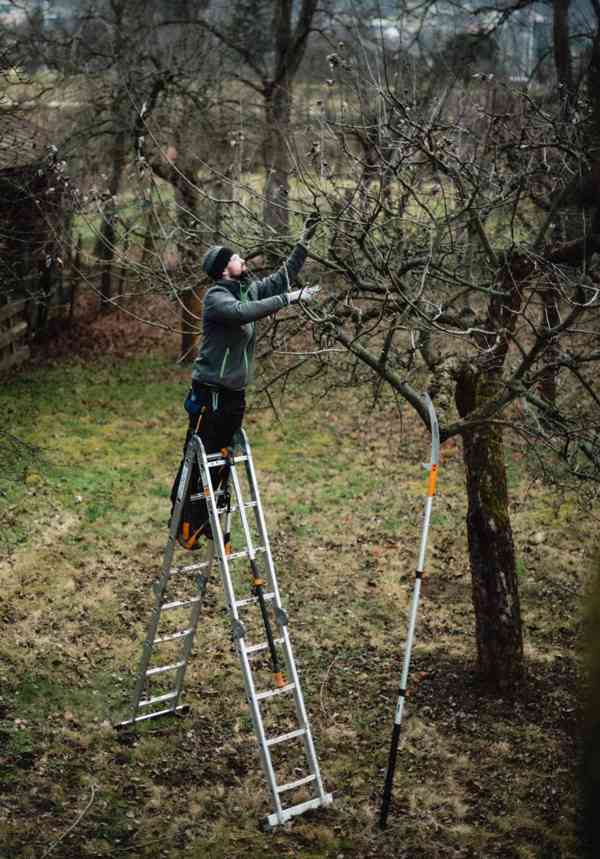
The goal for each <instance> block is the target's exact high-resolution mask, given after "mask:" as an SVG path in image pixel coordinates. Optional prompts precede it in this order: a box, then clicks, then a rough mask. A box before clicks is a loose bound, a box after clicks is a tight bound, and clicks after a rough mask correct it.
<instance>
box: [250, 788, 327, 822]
mask: <svg viewBox="0 0 600 859" xmlns="http://www.w3.org/2000/svg"><path fill="white" fill-rule="evenodd" d="M332 802H333V797H332V796H331V794H330V793H326V794H323V795H322V796H316V797H315V798H314V799H307V800H306V802H301V803H299V804H298V805H290V806H289V807H288V808H282V809H281V811H280V812H279V814H278V813H277V812H276V813H275V814H270V815H269V816H268V817H267V818H266V824H267V828H269V829H272V828H273V827H274V826H277V825H278V824H280V823H285V822H286V821H287V820H290V818H292V817H295V816H296V815H298V814H304V812H305V811H308V810H309V809H311V808H320V807H321V806H322V805H331V803H332Z"/></svg>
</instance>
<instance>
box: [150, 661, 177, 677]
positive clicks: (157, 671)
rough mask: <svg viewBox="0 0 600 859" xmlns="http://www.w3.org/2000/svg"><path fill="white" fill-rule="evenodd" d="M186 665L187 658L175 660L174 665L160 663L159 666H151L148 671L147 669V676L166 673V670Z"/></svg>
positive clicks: (174, 669)
mask: <svg viewBox="0 0 600 859" xmlns="http://www.w3.org/2000/svg"><path fill="white" fill-rule="evenodd" d="M184 665H185V660H182V661H181V662H173V664H172V665H160V666H159V667H158V668H149V669H148V671H146V677H150V675H152V674H164V672H165V671H176V670H177V669H178V668H182V667H183V666H184Z"/></svg>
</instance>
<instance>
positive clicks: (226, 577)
mask: <svg viewBox="0 0 600 859" xmlns="http://www.w3.org/2000/svg"><path fill="white" fill-rule="evenodd" d="M194 442H195V444H196V450H197V452H198V463H199V465H200V474H201V476H202V482H203V483H204V492H205V498H206V501H207V505H208V511H209V516H210V521H211V527H212V529H213V535H212V536H213V545H214V547H215V552H216V555H217V558H218V560H219V566H220V569H221V578H222V580H223V587H224V589H225V597H226V600H227V607H228V609H229V613H230V615H231V619H232V621H233V622H234V623H235V622H236V621H237V622H238V623H239V621H240V617H239V612H238V610H237V606H236V604H235V602H236V599H235V593H234V591H233V585H232V583H231V574H230V572H229V563H228V561H227V553H226V551H225V543H224V541H223V531H222V529H221V523H220V521H219V514H218V510H217V499H216V497H215V491H214V489H213V485H212V481H211V476H210V468H209V465H208V458H207V455H206V451H205V449H204V445H203V444H202V441H201V439H200V437H199V436H195V437H194Z"/></svg>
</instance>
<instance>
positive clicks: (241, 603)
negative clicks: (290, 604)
mask: <svg viewBox="0 0 600 859" xmlns="http://www.w3.org/2000/svg"><path fill="white" fill-rule="evenodd" d="M263 599H264V600H272V599H275V594H274V593H273V592H271V593H268V594H263ZM256 602H258V597H247V599H243V600H236V601H235V604H236V606H237V607H238V608H240V607H241V606H244V605H252V604H253V603H256Z"/></svg>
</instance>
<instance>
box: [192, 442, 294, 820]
mask: <svg viewBox="0 0 600 859" xmlns="http://www.w3.org/2000/svg"><path fill="white" fill-rule="evenodd" d="M196 446H197V451H198V461H199V464H200V465H201V472H200V473H201V474H202V479H203V481H204V485H205V487H206V489H207V490H208V494H207V496H206V498H207V501H208V503H209V512H210V519H211V526H212V530H213V542H215V541H216V553H217V557H218V559H219V566H220V568H221V577H222V579H223V587H224V589H225V595H226V598H227V604H228V609H229V614H230V617H231V620H232V625H233V636H234V641H235V646H236V650H237V653H238V657H239V659H240V662H241V665H242V675H243V677H244V686H245V689H246V698H247V700H248V704H249V707H250V715H251V717H252V722H253V725H254V732H255V735H256V736H257V738H258V741H259V742H258V745H259V749H260V759H261V763H262V766H263V771H264V773H265V776H266V779H267V782H268V785H269V789H270V792H271V795H272V797H273V802H274V804H275V809H276V814H277V815H278V816H280V815H282V814H283V809H282V805H281V800H280V799H279V793H278V791H277V779H276V777H275V772H274V769H273V763H272V760H271V755H270V752H269V750H268V746H267V737H266V734H265V729H264V725H263V721H262V715H261V712H260V708H259V705H258V701H257V698H256V689H255V687H254V680H253V678H252V669H251V666H250V660H249V659H248V655H247V653H246V645H245V640H244V639H245V628H244V625H243V623H242V622H241V621H240V616H239V612H238V610H237V606H236V597H235V593H234V590H233V583H232V581H231V573H230V570H229V563H228V561H227V554H226V552H225V543H224V541H223V532H222V530H221V526H220V521H219V516H218V511H217V501H216V498H215V493H214V489H213V486H212V481H211V479H210V469H209V466H208V459H207V455H206V451H205V449H204V445H203V444H202V441H201V439H200V438H198V439H197V440H196ZM233 471H234V466H232V468H231V472H230V473H233ZM205 476H206V479H205ZM236 477H237V475H236ZM234 486H235V483H234ZM237 488H238V489H239V484H238V486H237ZM238 500H239V499H238ZM240 510H243V508H241V507H240ZM246 525H247V523H246ZM245 534H246V535H248V531H247V530H246V531H245ZM250 550H251V544H250V546H248V551H249V552H250Z"/></svg>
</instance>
